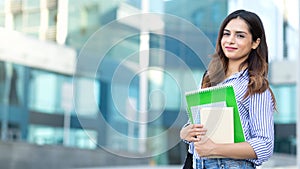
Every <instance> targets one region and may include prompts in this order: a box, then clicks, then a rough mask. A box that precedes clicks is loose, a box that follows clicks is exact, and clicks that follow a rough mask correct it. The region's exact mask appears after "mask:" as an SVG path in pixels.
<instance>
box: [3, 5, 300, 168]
mask: <svg viewBox="0 0 300 169" xmlns="http://www.w3.org/2000/svg"><path fill="white" fill-rule="evenodd" d="M295 4H296V5H295ZM258 6H259V8H258ZM295 6H296V7H298V1H293V2H290V1H272V0H268V1H257V2H255V3H253V1H246V0H227V1H224V0H209V1H198V0H193V1H186V0H176V1H174V0H159V1H150V0H147V1H146V0H142V1H139V0H110V1H104V0H88V1H84V0H0V26H1V27H2V28H3V29H0V30H1V35H2V37H5V38H2V39H1V46H0V59H1V62H0V70H1V71H0V86H1V89H3V90H0V112H1V116H0V120H1V121H0V122H1V139H2V141H5V142H23V143H24V142H25V143H30V144H33V145H44V146H45V145H48V146H49V145H56V146H62V147H72V148H74V149H80V150H82V149H84V150H85V149H87V150H95V151H96V150H97V149H104V150H105V152H106V153H111V154H119V155H121V156H124V157H134V158H139V157H144V158H146V159H147V162H149V163H152V164H180V163H182V161H183V158H184V157H185V152H186V146H185V144H184V143H182V142H181V141H180V139H179V130H180V128H181V127H182V125H183V124H184V123H185V122H186V121H187V117H186V114H185V107H184V99H183V93H184V91H182V89H183V88H184V89H189V88H190V89H191V88H192V87H195V84H196V86H197V84H198V83H199V82H200V81H201V77H202V74H203V72H204V71H205V69H206V67H205V66H206V65H205V63H203V60H201V59H199V56H198V55H197V54H198V53H197V51H195V50H194V48H191V47H190V46H189V44H188V43H185V42H186V41H188V42H191V43H193V42H194V43H198V42H203V41H204V43H203V44H202V43H200V44H199V45H198V46H199V47H200V48H201V49H202V51H201V52H203V53H202V54H206V53H209V52H212V51H213V47H214V45H215V41H216V38H217V35H218V29H219V26H220V24H221V22H222V20H223V19H224V17H225V16H226V15H227V14H228V13H230V12H231V11H233V10H235V9H240V8H244V9H248V10H252V11H254V12H256V13H257V14H258V15H259V16H261V18H262V20H263V22H264V26H265V29H266V33H267V38H268V39H267V40H268V45H269V50H270V51H269V53H270V57H271V59H270V65H271V66H270V68H271V69H270V82H271V85H272V88H273V90H274V92H275V95H276V98H277V103H278V112H279V113H276V114H275V122H276V125H275V127H276V144H275V151H276V152H278V153H286V154H295V153H296V131H295V130H296V127H295V126H296V114H297V112H296V106H295V105H296V76H297V75H296V74H293V73H294V72H296V71H295V70H296V66H297V65H296V64H294V63H295V62H294V60H295V59H297V57H298V46H299V45H298V43H299V40H298V39H297V40H295V38H293V37H295V35H298V34H299V28H298V24H297V23H295V21H296V20H297V22H298V21H299V16H298V10H299V9H298V8H296V9H294V7H295ZM141 12H155V13H160V14H161V15H160V17H159V18H158V20H155V21H151V20H150V21H149V22H148V23H146V25H151V23H152V22H153V23H154V26H159V24H160V22H159V19H161V21H162V23H163V25H162V26H161V27H159V31H158V32H157V34H156V33H155V32H154V33H147V32H146V33H145V31H144V32H143V30H140V29H139V28H140V27H139V26H137V25H136V24H135V23H138V20H134V22H130V20H126V17H127V18H128V17H129V19H130V16H132V15H134V14H139V13H141ZM293 12H294V13H293ZM163 14H166V15H167V16H165V17H163ZM137 17H138V16H137ZM137 17H132V18H133V19H136V18H137ZM295 17H296V18H295ZM184 23H191V24H192V25H194V27H195V28H197V29H198V30H200V31H198V33H199V35H204V36H203V37H205V38H203V40H202V41H201V40H200V41H199V40H198V38H199V37H195V34H193V30H194V27H191V26H190V25H188V24H184ZM170 35H174V36H170ZM176 37H182V39H176ZM297 37H298V36H297ZM201 38H202V37H201ZM142 44H146V46H144V47H145V48H142V46H143V45H142ZM196 46H197V45H196ZM154 49H160V50H154ZM144 52H145V53H144ZM139 53H144V54H143V55H139ZM103 54H104V55H103ZM142 56H146V57H145V58H143V57H142ZM201 57H204V56H201ZM143 59H145V60H146V61H147V64H146V65H143V61H142V60H143ZM174 59H175V60H176V61H178V62H176V61H174ZM182 63H184V66H183V65H182ZM141 66H145V68H146V69H147V71H145V72H140V68H141ZM149 68H150V69H149ZM186 68H189V69H188V70H191V72H188V71H186V70H187V69H186ZM278 70H280V71H278ZM287 70H289V71H287ZM118 73H119V74H118ZM189 73H190V74H191V75H190V74H189ZM189 75H190V76H192V77H193V80H194V82H193V83H194V84H189V82H188V81H187V80H190V79H189V78H188V76H189ZM145 79H146V80H145ZM128 80H130V81H129V82H128ZM193 85H194V86H193ZM157 91H159V92H157ZM116 93H117V95H116ZM116 97H119V98H116ZM123 98H124V99H123ZM120 99H121V101H120ZM143 112H147V113H145V114H143ZM162 133H163V134H162ZM74 152H75V150H74ZM116 156H117V155H116ZM53 158H55V157H53ZM121 160H124V161H126V159H121ZM143 162H144V161H143ZM16 163H17V162H16ZM120 163H122V161H121V162H120ZM101 164H103V165H113V164H114V161H104V162H101ZM101 164H100V163H99V165H101ZM70 165H71V164H70Z"/></svg>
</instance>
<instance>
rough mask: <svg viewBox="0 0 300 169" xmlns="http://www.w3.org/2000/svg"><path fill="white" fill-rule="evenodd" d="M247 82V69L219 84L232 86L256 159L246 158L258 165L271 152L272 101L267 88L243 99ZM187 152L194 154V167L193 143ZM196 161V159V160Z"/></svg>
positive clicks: (272, 128) (195, 154)
mask: <svg viewBox="0 0 300 169" xmlns="http://www.w3.org/2000/svg"><path fill="white" fill-rule="evenodd" d="M248 82H249V73H248V70H247V69H246V70H244V71H241V72H239V73H236V74H234V75H232V76H231V77H229V78H227V79H226V80H224V81H223V82H222V83H220V84H219V85H225V84H231V85H232V86H233V88H234V91H235V95H236V100H237V104H238V109H239V113H240V117H241V122H242V127H243V130H244V134H245V138H246V141H247V142H248V143H249V144H250V145H251V146H252V148H253V150H254V152H255V153H256V156H257V158H256V159H248V160H249V161H251V162H253V163H254V164H255V165H257V166H259V165H261V164H262V163H263V162H265V161H267V160H268V159H269V158H270V157H271V156H272V154H273V148H274V121H273V113H274V103H273V100H272V96H271V93H270V91H269V90H266V91H265V92H263V93H260V94H259V93H256V94H254V95H251V96H248V97H247V98H245V99H244V95H245V93H246V91H247V85H248ZM189 152H190V153H192V154H194V167H195V166H196V165H195V163H196V160H195V159H196V158H200V157H199V156H198V155H197V153H194V152H195V149H194V146H193V143H190V146H189ZM197 161H198V160H197Z"/></svg>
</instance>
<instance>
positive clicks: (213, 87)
mask: <svg viewBox="0 0 300 169" xmlns="http://www.w3.org/2000/svg"><path fill="white" fill-rule="evenodd" d="M228 87H233V86H232V84H225V85H219V86H212V87H208V88H204V89H197V90H193V91H188V92H185V95H186V96H188V95H193V94H197V93H203V92H207V91H212V90H216V89H223V88H228Z"/></svg>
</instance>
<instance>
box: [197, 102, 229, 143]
mask: <svg viewBox="0 0 300 169" xmlns="http://www.w3.org/2000/svg"><path fill="white" fill-rule="evenodd" d="M200 123H201V124H203V125H204V128H206V129H207V132H206V136H207V137H208V138H210V139H211V140H212V141H213V142H215V143H234V122H233V107H202V108H200Z"/></svg>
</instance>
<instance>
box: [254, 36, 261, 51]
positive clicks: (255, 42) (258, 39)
mask: <svg viewBox="0 0 300 169" xmlns="http://www.w3.org/2000/svg"><path fill="white" fill-rule="evenodd" d="M259 43H260V38H257V39H256V41H254V42H253V43H252V49H256V48H257V47H258V45H259Z"/></svg>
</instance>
